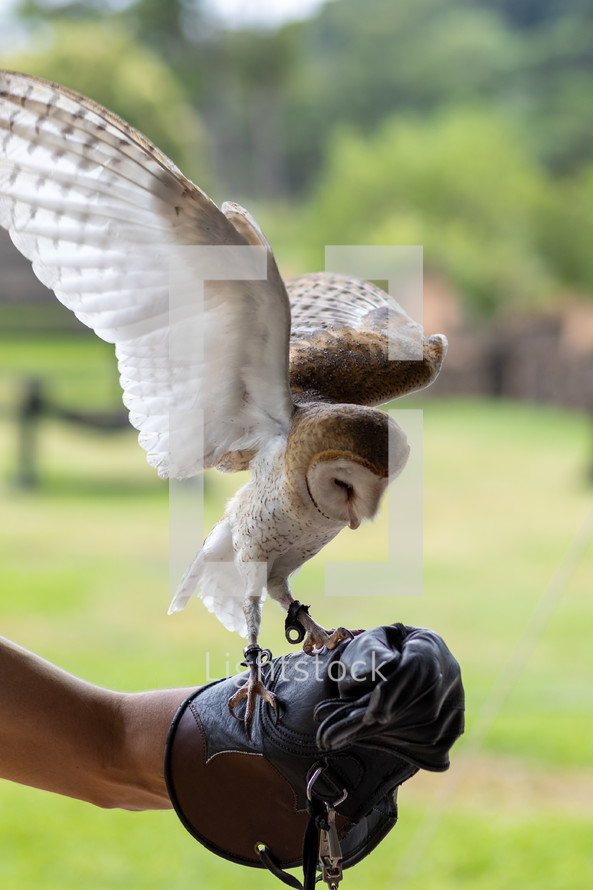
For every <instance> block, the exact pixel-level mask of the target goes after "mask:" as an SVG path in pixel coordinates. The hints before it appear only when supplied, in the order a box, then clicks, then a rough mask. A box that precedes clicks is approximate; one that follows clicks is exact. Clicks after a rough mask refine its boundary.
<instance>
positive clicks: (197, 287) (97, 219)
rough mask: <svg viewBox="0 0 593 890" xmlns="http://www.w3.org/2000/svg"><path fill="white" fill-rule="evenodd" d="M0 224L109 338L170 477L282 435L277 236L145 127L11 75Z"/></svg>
mask: <svg viewBox="0 0 593 890" xmlns="http://www.w3.org/2000/svg"><path fill="white" fill-rule="evenodd" d="M0 225H2V226H3V227H4V228H6V229H8V231H9V233H10V236H11V238H12V240H13V242H14V244H15V245H16V246H17V248H18V249H19V250H20V251H21V252H22V253H23V254H24V255H25V256H26V257H27V258H28V259H29V260H31V262H32V264H33V269H34V271H35V273H36V275H37V276H38V278H39V279H40V280H41V281H42V282H43V283H44V284H46V285H47V286H48V287H49V288H51V289H52V290H53V291H54V292H55V294H56V296H57V297H58V299H59V300H60V301H61V302H62V303H64V305H65V306H67V307H68V308H69V309H71V310H72V311H73V312H75V314H76V315H77V316H78V318H79V319H80V320H81V321H82V322H83V323H84V324H86V325H88V326H89V327H90V328H93V329H94V330H95V332H96V333H97V334H98V335H99V336H100V337H102V338H103V339H105V340H107V341H109V342H112V343H115V349H116V355H117V359H118V362H119V368H120V373H121V383H122V387H123V398H124V402H125V404H126V406H127V408H128V409H129V412H130V421H131V423H132V424H133V425H134V426H135V427H136V428H137V429H138V430H139V441H140V444H141V445H142V446H143V447H144V448H145V449H146V451H147V454H148V461H149V463H150V464H151V465H152V466H154V467H156V468H157V469H158V471H159V474H160V475H162V476H172V477H185V476H189V475H193V474H195V473H197V472H199V471H200V470H201V469H202V468H203V467H204V466H212V465H215V464H216V463H217V461H218V460H219V459H220V458H221V457H222V456H223V455H225V454H228V453H231V454H232V453H233V452H235V451H240V450H242V449H250V450H255V451H257V450H258V448H259V447H261V445H262V444H263V443H265V442H266V441H268V440H269V439H270V438H271V437H273V436H276V435H285V434H286V433H287V431H288V428H289V425H290V418H291V416H292V412H293V410H294V404H293V400H292V397H291V394H290V389H289V384H288V338H289V329H290V307H289V303H288V298H287V295H286V290H285V287H284V284H283V282H282V279H281V278H280V275H279V273H278V269H277V267H276V263H275V261H274V258H273V256H272V252H271V250H270V248H269V245H268V244H267V242H266V240H265V238H264V236H263V235H262V233H261V231H260V230H259V228H258V227H257V225H256V223H255V222H254V221H253V220H252V219H251V217H250V216H249V214H248V213H247V212H246V211H244V210H243V209H242V208H240V207H239V206H238V205H234V204H226V205H223V208H222V210H221V209H219V208H218V207H217V206H216V205H215V204H214V203H213V202H212V201H211V200H210V199H209V198H208V196H207V195H205V194H204V193H203V192H202V191H201V190H200V189H199V188H198V187H197V186H195V185H194V184H193V183H192V182H190V181H189V180H188V179H186V178H185V177H184V176H183V174H182V173H181V172H180V171H179V170H178V169H177V167H176V166H175V165H174V164H173V163H172V162H171V161H170V160H169V159H168V158H167V157H165V156H164V155H163V154H161V152H159V151H158V149H157V148H155V146H153V145H152V144H151V143H150V142H149V141H148V140H147V139H145V137H144V136H142V134H140V133H139V132H137V131H136V130H134V129H133V128H132V127H130V126H129V125H128V124H126V123H125V122H124V121H122V120H120V119H119V118H118V117H116V116H115V115H113V114H112V113H111V112H109V111H107V110H106V109H104V108H102V107H101V106H100V105H97V104H96V103H94V102H92V101H90V100H88V99H86V98H84V97H82V96H80V95H78V94H76V93H74V92H71V91H70V90H68V89H65V88H63V87H61V86H58V85H56V84H53V83H50V82H48V81H43V80H40V79H38V78H35V77H30V76H28V75H24V74H17V73H12V72H7V71H1V72H0ZM213 248H215V249H214V250H213ZM229 269H232V272H229ZM225 276H226V278H225ZM231 277H233V278H234V279H235V280H228V279H229V278H231ZM203 279H206V282H205V283H204V284H203V286H202V283H203V281H202V280H203ZM215 279H217V280H215Z"/></svg>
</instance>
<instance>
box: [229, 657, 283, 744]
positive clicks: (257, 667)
mask: <svg viewBox="0 0 593 890" xmlns="http://www.w3.org/2000/svg"><path fill="white" fill-rule="evenodd" d="M243 654H244V655H245V661H243V662H241V663H242V665H243V666H244V667H248V668H249V679H248V680H246V682H245V683H244V684H243V686H240V687H239V689H237V691H236V692H235V693H234V695H231V697H230V698H229V700H228V708H229V711H230V713H231V715H232V716H233V717H234V718H235V719H236V720H240V719H241V718H240V717H237V715H236V714H235V708H236V707H237V705H238V704H239V702H240V701H242V700H243V699H244V698H245V699H247V704H246V707H245V714H244V715H243V718H242V719H243V722H244V724H245V731H246V732H247V738H248V739H251V724H252V723H253V716H254V714H255V705H256V702H257V699H258V698H263V700H264V701H265V702H267V704H269V705H270V706H271V707H272V708H274V712H275V715H276V719H278V712H277V710H276V696H275V695H274V693H273V692H270V690H269V689H266V687H265V686H264V684H263V682H262V679H261V666H262V664H264V663H265V662H266V661H270V659H271V658H272V653H271V652H270V650H269V649H262V648H261V646H257V645H255V646H247V648H246V649H245V650H244V653H243Z"/></svg>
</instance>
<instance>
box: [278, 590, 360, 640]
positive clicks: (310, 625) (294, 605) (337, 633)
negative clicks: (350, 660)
mask: <svg viewBox="0 0 593 890" xmlns="http://www.w3.org/2000/svg"><path fill="white" fill-rule="evenodd" d="M279 587H280V585H277V586H276V589H275V590H274V589H273V588H272V585H270V584H269V585H268V590H269V593H270V596H272V597H273V598H274V599H275V600H277V601H278V602H279V603H280V605H281V606H282V607H283V608H284V609H286V611H287V613H288V614H287V616H286V622H285V625H284V627H285V631H286V639H287V640H288V642H289V643H303V652H305V653H306V654H307V655H314V654H315V652H317V651H319V650H320V649H322V648H323V647H324V646H325V647H326V648H327V649H335V648H336V646H337V645H338V643H340V642H341V641H342V640H349V639H352V637H355V636H356V635H357V634H359V633H362V628H361V629H359V630H348V629H347V628H345V627H337V628H332V629H331V630H326V629H325V628H324V627H322V626H321V625H320V624H317V622H316V621H315V620H314V619H313V618H311V616H310V615H309V606H304V605H303V604H302V603H300V602H299V601H298V600H295V599H293V596H292V594H291V592H290V589H289V587H288V584H286V583H285V584H284V587H283V589H282V590H280V589H279ZM303 640H304V642H303Z"/></svg>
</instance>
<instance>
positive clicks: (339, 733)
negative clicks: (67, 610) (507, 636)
mask: <svg viewBox="0 0 593 890" xmlns="http://www.w3.org/2000/svg"><path fill="white" fill-rule="evenodd" d="M261 676H262V679H263V681H264V683H265V684H266V686H267V688H268V689H270V690H272V691H273V692H274V693H275V694H276V696H277V709H276V710H277V713H276V712H275V711H274V709H272V708H270V706H269V705H267V704H266V703H265V702H263V701H262V700H261V699H259V700H258V704H257V710H256V714H255V717H254V720H253V724H252V727H251V738H248V736H247V733H246V731H245V727H244V724H243V721H242V720H237V719H234V718H233V716H232V715H231V714H230V713H229V711H228V708H227V702H228V699H229V696H230V695H231V694H232V692H233V691H234V689H235V688H236V687H237V686H238V685H240V684H241V683H242V682H244V680H245V674H241V675H239V676H237V677H231V678H227V679H223V680H218V681H215V682H214V683H211V684H209V685H208V686H204V687H202V688H201V689H198V690H197V691H196V692H194V693H193V694H192V695H191V696H190V697H189V698H188V699H187V700H186V701H185V702H184V703H183V704H182V705H181V707H180V708H179V711H178V712H177V715H176V716H175V719H174V720H173V723H172V725H171V729H170V732H169V737H168V740H167V747H166V754H165V776H166V779H167V785H168V789H169V794H170V797H171V800H172V802H173V805H174V807H175V809H176V811H177V814H178V816H179V818H180V819H181V821H182V822H183V824H184V825H185V827H186V828H187V830H188V831H189V832H190V833H191V834H192V835H193V836H194V837H195V838H196V839H197V840H199V841H200V842H201V843H202V844H204V845H205V846H206V847H208V849H210V850H212V851H213V852H214V853H217V854H218V855H219V856H224V857H225V858H226V859H230V860H231V861H233V862H238V863H241V864H242V865H250V866H256V867H263V866H267V867H268V868H270V869H271V870H272V871H273V872H274V873H275V874H276V875H277V876H278V877H280V878H281V879H282V880H283V881H284V882H285V883H288V884H289V885H290V886H292V887H295V888H301V887H303V888H304V890H312V888H313V886H314V883H315V877H316V872H317V870H318V869H320V870H321V872H322V877H323V880H325V881H326V883H327V884H328V886H329V887H333V888H336V887H337V886H338V883H339V881H340V878H341V875H342V869H343V868H347V867H349V866H352V865H354V864H355V863H357V862H359V861H360V860H361V859H362V858H363V857H364V856H366V855H367V854H368V853H369V852H370V851H371V850H372V849H373V848H374V847H375V846H376V845H377V844H378V843H379V841H381V840H382V839H383V838H384V837H385V835H386V834H387V833H388V832H389V831H390V829H391V828H393V826H394V825H395V822H396V820H397V804H396V800H397V790H398V787H399V785H401V784H402V782H404V781H405V780H406V779H409V778H410V777H411V776H413V775H414V774H415V773H416V772H417V771H418V769H427V770H434V771H442V770H446V769H447V768H448V766H449V749H450V748H451V745H452V744H453V742H454V741H455V740H456V739H457V738H458V737H459V735H461V733H462V732H463V713H464V694H463V686H462V682H461V674H460V670H459V665H458V664H457V662H456V660H455V659H454V658H453V656H452V655H451V653H450V652H449V650H448V648H447V647H446V645H445V643H444V642H443V640H442V639H441V637H440V636H438V634H436V633H435V632H434V631H432V630H427V629H426V628H418V627H408V626H405V625H403V624H394V625H389V626H387V627H377V628H374V629H373V630H369V631H365V632H364V633H361V634H359V635H358V636H356V637H354V638H353V639H350V640H344V642H342V643H340V644H339V645H338V647H337V648H336V649H334V650H332V651H327V650H323V651H322V652H321V654H319V655H316V656H310V655H305V654H304V653H302V652H298V653H291V654H289V655H283V656H280V657H279V658H274V659H270V660H268V661H267V662H265V663H264V664H262V666H261ZM237 716H239V717H240V716H241V715H240V714H238V715H237ZM301 864H302V866H303V870H304V884H301V883H300V881H298V880H297V879H296V878H295V877H294V876H293V875H290V874H288V873H286V872H285V871H283V869H285V868H292V867H294V866H299V865H301Z"/></svg>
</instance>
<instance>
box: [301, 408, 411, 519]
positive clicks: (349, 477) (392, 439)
mask: <svg viewBox="0 0 593 890" xmlns="http://www.w3.org/2000/svg"><path fill="white" fill-rule="evenodd" d="M409 451H410V449H409V446H408V443H407V440H406V436H405V434H404V432H403V430H402V429H401V427H400V426H398V424H397V423H395V421H394V420H392V419H391V418H390V417H389V415H387V414H385V413H384V412H382V411H378V410H376V409H375V408H366V407H362V406H359V405H315V406H307V407H306V408H304V409H303V410H302V413H301V416H300V417H297V418H295V423H294V424H293V429H292V432H291V435H290V436H289V442H288V447H287V456H288V455H289V454H291V457H292V458H293V460H291V463H292V464H293V471H294V470H296V472H297V474H298V476H299V480H298V481H299V482H300V488H301V496H302V497H303V499H304V500H306V499H309V500H310V501H312V502H313V505H314V506H315V507H316V509H317V510H318V511H319V513H321V515H322V516H324V517H325V518H326V519H328V520H330V521H332V522H337V523H340V524H343V525H348V526H349V527H350V528H352V529H355V528H358V526H359V525H360V523H361V522H362V521H363V520H364V519H372V518H373V517H374V516H375V514H376V513H377V510H378V508H379V503H380V501H381V497H382V495H383V493H384V491H385V489H386V488H387V485H388V484H389V482H390V481H391V480H392V479H395V478H396V477H397V476H398V475H399V474H400V473H401V471H402V470H403V468H404V466H405V464H406V461H407V459H408V454H409ZM295 481H296V480H295Z"/></svg>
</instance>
